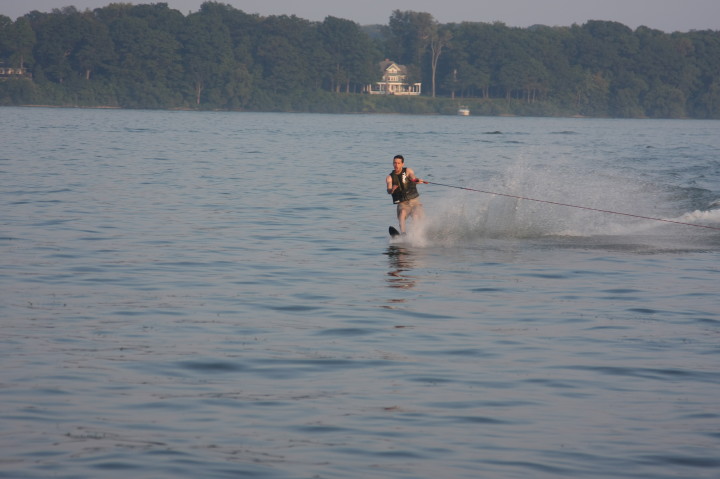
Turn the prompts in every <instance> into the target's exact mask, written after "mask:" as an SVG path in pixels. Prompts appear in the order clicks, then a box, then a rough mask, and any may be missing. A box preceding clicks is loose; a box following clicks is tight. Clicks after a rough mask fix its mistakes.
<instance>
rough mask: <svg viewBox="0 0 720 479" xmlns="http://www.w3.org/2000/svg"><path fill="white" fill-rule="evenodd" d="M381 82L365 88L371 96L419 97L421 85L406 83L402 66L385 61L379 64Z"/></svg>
mask: <svg viewBox="0 0 720 479" xmlns="http://www.w3.org/2000/svg"><path fill="white" fill-rule="evenodd" d="M380 71H381V72H382V80H381V81H379V82H375V83H373V84H371V85H367V86H366V87H365V92H366V93H369V94H371V95H419V94H420V93H421V92H422V83H407V82H406V80H407V68H406V67H405V66H404V65H398V64H397V63H395V62H393V61H390V60H385V61H383V62H380Z"/></svg>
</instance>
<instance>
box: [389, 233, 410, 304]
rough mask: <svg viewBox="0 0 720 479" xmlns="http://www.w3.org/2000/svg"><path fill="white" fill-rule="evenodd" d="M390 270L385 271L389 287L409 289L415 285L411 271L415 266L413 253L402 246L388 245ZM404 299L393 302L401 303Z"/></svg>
mask: <svg viewBox="0 0 720 479" xmlns="http://www.w3.org/2000/svg"><path fill="white" fill-rule="evenodd" d="M385 254H387V256H388V263H389V266H390V270H389V271H388V273H387V276H388V277H387V284H388V286H389V287H391V288H399V289H410V288H413V287H414V286H415V278H414V276H413V275H412V274H411V271H412V270H413V269H414V268H415V263H416V260H415V258H414V257H413V253H412V252H411V251H410V250H409V249H408V248H404V247H402V246H396V245H390V246H388V249H387V252H386V253H385ZM404 301H405V300H404V299H398V300H395V301H394V302H399V303H402V302H404Z"/></svg>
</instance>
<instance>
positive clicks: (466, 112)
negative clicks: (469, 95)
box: [457, 106, 470, 116]
mask: <svg viewBox="0 0 720 479" xmlns="http://www.w3.org/2000/svg"><path fill="white" fill-rule="evenodd" d="M457 114H458V115H460V116H470V108H468V107H466V106H461V107H460V108H458V111H457Z"/></svg>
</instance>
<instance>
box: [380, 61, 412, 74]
mask: <svg viewBox="0 0 720 479" xmlns="http://www.w3.org/2000/svg"><path fill="white" fill-rule="evenodd" d="M393 68H394V69H395V70H396V71H397V73H400V74H403V75H405V74H407V67H406V66H405V65H398V64H397V63H395V62H394V61H391V60H388V59H385V60H384V61H381V62H380V70H382V72H383V73H384V72H386V71H388V70H391V69H393Z"/></svg>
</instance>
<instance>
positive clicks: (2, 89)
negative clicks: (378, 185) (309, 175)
mask: <svg viewBox="0 0 720 479" xmlns="http://www.w3.org/2000/svg"><path fill="white" fill-rule="evenodd" d="M383 58H389V59H392V60H394V61H396V62H398V63H400V64H402V65H405V66H406V67H407V70H408V73H409V79H408V80H409V81H411V82H416V81H422V82H423V84H424V85H426V87H425V88H424V95H425V96H427V97H433V98H425V99H423V98H417V97H415V98H379V97H377V96H369V95H367V96H361V94H360V92H362V91H363V86H365V85H367V84H369V83H372V82H374V81H376V80H377V79H378V75H379V73H378V71H377V63H378V62H379V61H380V60H382V59H383ZM0 62H2V63H3V64H4V65H5V66H14V67H18V66H20V67H28V69H29V71H30V72H31V73H32V81H30V80H28V79H22V78H13V77H7V76H6V77H5V78H3V79H2V81H0V104H22V103H29V102H44V103H50V104H73V105H94V104H109V105H119V106H125V107H145V108H156V107H157V108H160V107H193V108H226V109H262V110H305V111H402V112H406V113H420V112H423V113H427V112H452V111H454V109H455V108H456V106H455V107H454V108H453V106H452V105H457V104H456V103H451V102H450V101H449V100H443V98H442V97H446V98H448V99H455V98H456V97H463V103H469V104H472V109H473V111H474V112H475V111H477V112H480V113H483V114H499V113H515V114H566V115H567V114H580V115H592V116H617V117H628V118H630V117H645V116H648V117H663V118H676V117H685V116H690V117H698V118H720V32H717V31H709V30H706V31H692V32H689V33H679V32H675V33H671V34H667V33H664V32H661V31H659V30H653V29H651V28H647V27H639V28H637V29H636V30H635V31H633V30H631V29H630V28H628V27H626V26H624V25H622V24H620V23H617V22H608V21H589V22H587V23H585V24H583V25H572V26H568V27H547V26H542V25H535V26H532V27H530V28H524V29H521V28H510V27H508V26H507V25H505V24H503V23H499V22H495V23H482V22H463V23H459V24H447V25H441V24H440V23H438V22H437V21H435V19H434V18H433V17H432V15H430V14H429V13H424V12H414V11H400V10H395V11H394V12H393V13H392V15H391V16H390V18H389V22H388V25H374V26H364V27H361V26H359V25H358V24H356V23H355V22H352V21H350V20H344V19H341V18H336V17H327V18H325V20H324V21H322V22H310V21H307V20H303V19H300V18H298V17H295V16H286V15H280V16H269V17H263V16H259V15H257V14H247V13H245V12H243V11H241V10H238V9H236V8H234V7H232V6H230V5H227V4H224V3H219V2H215V1H208V2H205V3H203V4H202V5H201V7H200V9H199V10H198V11H197V12H195V13H189V14H188V15H187V16H184V15H183V14H182V13H180V12H179V11H177V10H174V9H170V8H169V7H168V5H167V3H152V4H140V5H133V4H131V3H112V4H110V5H108V6H106V7H103V8H97V9H95V10H92V11H90V10H85V11H79V10H77V9H76V8H74V7H66V8H62V9H55V10H53V11H52V12H49V13H42V12H38V11H32V12H29V13H28V14H27V15H25V16H23V17H21V18H19V19H17V20H16V21H15V22H13V21H12V20H11V19H9V18H8V17H3V16H0ZM338 93H343V95H338ZM434 97H438V98H434Z"/></svg>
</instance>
